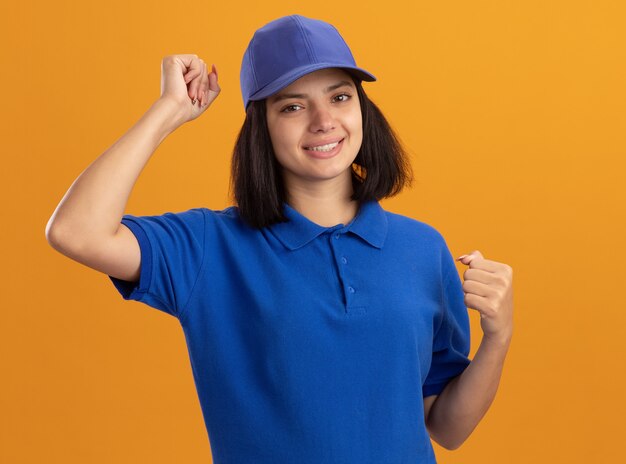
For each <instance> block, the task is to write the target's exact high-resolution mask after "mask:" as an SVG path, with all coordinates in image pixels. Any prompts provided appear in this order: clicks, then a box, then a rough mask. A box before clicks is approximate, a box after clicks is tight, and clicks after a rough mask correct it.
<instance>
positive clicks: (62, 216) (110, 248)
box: [46, 55, 220, 280]
mask: <svg viewBox="0 0 626 464" xmlns="http://www.w3.org/2000/svg"><path fill="white" fill-rule="evenodd" d="M206 71H207V69H206V65H205V64H204V61H202V60H201V59H199V58H198V57H197V55H171V56H168V57H165V58H164V59H163V62H162V81H161V82H162V95H161V98H159V99H158V100H157V101H156V102H155V103H153V104H152V106H151V107H150V108H149V109H148V111H147V112H146V113H145V114H144V115H143V116H142V117H141V119H139V121H138V122H137V123H135V124H134V125H133V126H132V127H131V128H130V129H129V130H128V132H126V133H125V134H124V135H123V136H122V137H121V138H120V139H119V140H117V141H116V142H115V143H114V144H113V145H112V146H111V147H110V148H109V149H107V150H106V151H105V152H104V153H103V154H102V155H100V156H99V157H98V158H97V159H96V160H95V161H93V162H92V163H91V164H90V165H89V166H88V167H87V168H86V169H85V170H84V171H83V172H82V173H81V174H80V175H79V176H78V178H77V179H76V180H75V181H74V182H73V183H72V185H71V186H70V188H69V190H68V191H67V193H66V194H65V195H64V197H63V198H62V199H61V202H60V203H59V205H58V206H57V208H56V210H55V211H54V213H53V214H52V217H51V218H50V219H49V221H48V223H47V225H46V238H47V239H48V242H49V243H50V245H51V246H52V247H53V248H54V249H56V250H57V251H59V252H61V253H63V254H64V255H66V256H68V257H70V258H71V259H74V260H76V261H79V262H81V263H83V264H85V265H87V266H89V267H92V268H94V269H96V270H99V271H102V272H105V273H107V274H109V275H112V276H114V277H119V278H122V279H125V280H134V279H136V278H137V277H138V275H139V267H140V262H139V261H140V253H139V251H140V250H139V245H138V243H137V240H136V239H135V237H134V235H133V234H132V232H130V230H129V229H128V228H126V227H125V226H123V225H121V220H122V216H123V215H124V211H125V208H126V204H127V203H128V198H129V197H130V193H131V191H132V189H133V187H134V185H135V183H136V181H137V179H138V178H139V175H140V174H141V171H142V170H143V168H144V167H145V166H146V164H147V163H148V160H149V159H150V157H151V156H152V155H153V153H154V152H155V150H156V149H157V147H158V146H159V145H160V144H161V142H162V141H163V140H164V139H165V138H166V137H167V136H168V135H169V134H171V133H172V132H173V131H174V130H176V129H177V128H178V127H180V126H181V125H182V124H184V123H185V122H187V121H190V120H192V119H195V118H197V117H198V116H199V115H200V114H202V113H203V112H204V111H205V110H206V108H207V107H208V106H209V105H210V104H211V102H212V101H213V100H215V98H216V97H217V95H218V94H219V92H220V88H219V85H218V84H217V70H216V69H215V67H213V72H211V73H210V74H207V72H206ZM196 101H198V104H196V103H195V102H196Z"/></svg>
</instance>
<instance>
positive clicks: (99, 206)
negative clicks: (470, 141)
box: [46, 99, 179, 245]
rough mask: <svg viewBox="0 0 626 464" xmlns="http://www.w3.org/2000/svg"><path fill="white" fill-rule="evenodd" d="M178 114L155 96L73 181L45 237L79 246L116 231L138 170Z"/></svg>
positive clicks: (139, 170) (138, 172) (48, 226)
mask: <svg viewBox="0 0 626 464" xmlns="http://www.w3.org/2000/svg"><path fill="white" fill-rule="evenodd" d="M178 116H179V115H178V114H177V109H176V105H175V104H174V103H173V102H170V101H168V100H163V99H159V100H157V101H156V102H155V103H154V104H153V105H152V106H151V107H150V108H149V109H148V111H147V112H146V113H145V114H144V115H143V116H142V117H141V119H139V121H137V123H135V125H133V126H132V127H131V128H130V129H129V130H128V131H127V132H126V133H125V134H124V135H123V136H122V137H121V138H120V139H118V140H117V141H116V142H115V143H114V144H113V145H112V146H111V147H110V148H109V149H107V150H106V151H105V152H104V153H103V154H102V155H100V156H99V157H98V158H97V159H96V160H95V161H93V162H92V163H91V164H90V165H89V166H88V167H87V168H86V169H85V170H84V171H83V172H82V173H81V174H80V175H79V176H78V178H77V179H76V180H75V181H74V182H73V183H72V185H71V186H70V188H69V190H68V191H67V192H66V194H65V195H64V197H63V199H62V200H61V202H60V203H59V205H58V206H57V208H56V210H55V211H54V213H53V214H52V217H51V218H50V220H49V221H48V224H47V226H46V236H48V239H49V240H50V238H51V237H52V236H54V238H55V239H56V240H57V241H58V240H63V241H64V242H67V243H72V244H75V245H78V244H79V243H84V242H87V241H89V240H92V239H94V238H95V237H100V236H103V235H107V234H108V235H113V234H115V232H116V231H117V228H118V227H119V224H120V221H121V218H122V216H123V215H124V211H125V208H126V204H127V203H128V198H129V197H130V193H131V191H132V189H133V187H134V185H135V183H136V181H137V179H138V177H139V175H140V174H141V171H142V170H143V168H144V167H145V165H146V164H147V163H148V160H149V159H150V157H151V156H152V154H153V153H154V151H155V150H156V148H157V147H158V146H159V145H160V144H161V142H162V141H163V140H164V139H165V138H166V137H167V136H168V135H169V134H170V133H171V132H173V131H174V130H175V129H176V128H177V127H178V126H179V122H178V121H179V120H178Z"/></svg>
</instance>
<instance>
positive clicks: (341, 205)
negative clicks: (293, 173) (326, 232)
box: [285, 170, 358, 227]
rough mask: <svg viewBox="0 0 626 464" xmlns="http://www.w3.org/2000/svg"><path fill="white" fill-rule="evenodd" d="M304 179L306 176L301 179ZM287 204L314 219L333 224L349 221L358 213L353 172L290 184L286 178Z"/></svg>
mask: <svg viewBox="0 0 626 464" xmlns="http://www.w3.org/2000/svg"><path fill="white" fill-rule="evenodd" d="M300 180H302V179H300ZM285 186H286V188H287V203H289V205H290V206H291V207H292V208H294V209H295V210H296V211H298V212H299V213H300V214H302V215H303V216H304V217H306V218H307V219H309V220H310V221H312V222H314V223H316V224H318V225H320V226H322V227H332V226H335V225H337V224H344V225H346V224H348V223H349V222H350V221H352V219H354V217H355V216H356V214H357V211H358V202H356V201H354V200H351V199H350V196H351V195H352V193H353V189H352V178H351V174H350V171H348V170H346V173H345V175H344V176H338V177H336V178H334V179H328V180H326V181H324V182H320V181H311V182H306V181H301V182H298V183H297V184H296V183H291V184H290V183H289V181H288V179H287V178H285Z"/></svg>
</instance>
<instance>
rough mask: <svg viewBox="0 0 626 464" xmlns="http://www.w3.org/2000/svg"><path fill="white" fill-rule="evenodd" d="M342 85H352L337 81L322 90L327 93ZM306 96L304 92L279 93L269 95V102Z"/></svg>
mask: <svg viewBox="0 0 626 464" xmlns="http://www.w3.org/2000/svg"><path fill="white" fill-rule="evenodd" d="M344 86H348V87H354V86H353V85H352V84H351V83H350V82H348V81H340V82H337V83H336V84H333V85H331V86H329V87H326V89H324V91H325V92H326V93H328V92H332V91H333V90H336V89H338V88H339V87H344ZM307 97H308V95H307V94H306V93H279V94H277V95H274V96H273V97H271V102H272V104H274V103H278V102H279V101H282V100H286V99H288V98H307Z"/></svg>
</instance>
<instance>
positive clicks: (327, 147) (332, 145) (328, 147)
mask: <svg viewBox="0 0 626 464" xmlns="http://www.w3.org/2000/svg"><path fill="white" fill-rule="evenodd" d="M338 144H339V142H335V143H329V144H328V145H320V146H319V147H306V149H307V150H313V151H330V150H332V149H333V148H335V147H336V146H337V145H338Z"/></svg>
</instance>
